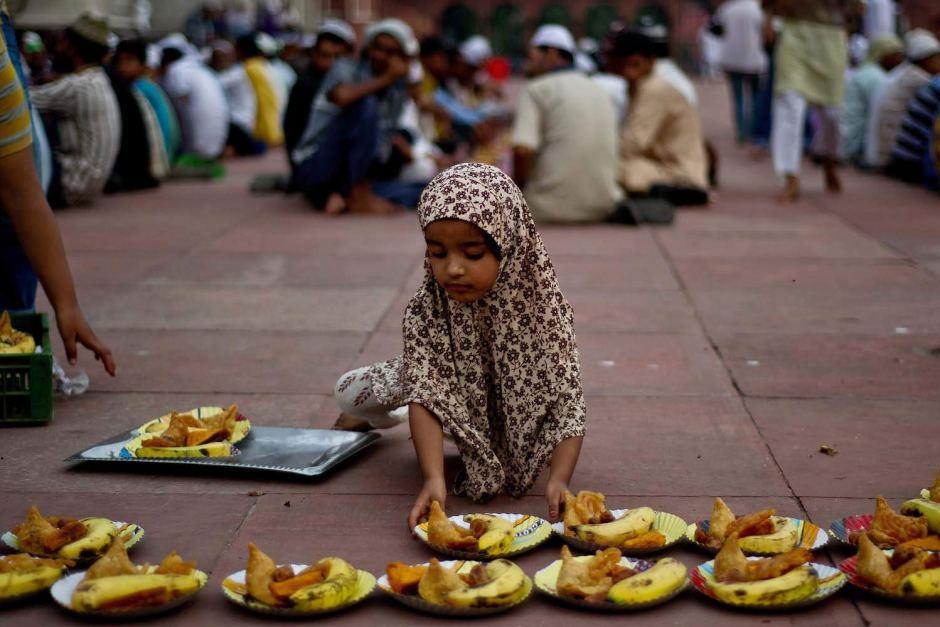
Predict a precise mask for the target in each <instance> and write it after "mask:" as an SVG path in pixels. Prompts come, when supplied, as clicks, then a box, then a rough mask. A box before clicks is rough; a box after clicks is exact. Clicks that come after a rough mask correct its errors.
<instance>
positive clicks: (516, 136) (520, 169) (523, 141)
mask: <svg viewBox="0 0 940 627" xmlns="http://www.w3.org/2000/svg"><path fill="white" fill-rule="evenodd" d="M541 144H542V112H541V109H539V106H538V104H537V103H536V101H535V98H534V97H533V94H532V92H531V89H530V86H526V88H525V89H523V90H522V93H521V94H520V95H519V102H518V104H517V107H516V119H515V122H514V123H513V127H512V162H513V163H512V165H513V167H512V178H513V180H514V181H515V182H516V185H518V186H519V188H520V189H522V190H525V186H526V183H528V182H529V176H530V174H531V173H532V166H533V165H534V163H535V155H536V153H537V152H538V149H539V146H540V145H541Z"/></svg>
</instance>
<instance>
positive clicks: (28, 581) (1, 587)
mask: <svg viewBox="0 0 940 627" xmlns="http://www.w3.org/2000/svg"><path fill="white" fill-rule="evenodd" d="M63 572H65V567H59V568H56V567H54V566H40V567H39V568H35V569H33V570H26V571H13V572H9V573H0V600H3V599H12V598H14V597H19V596H23V595H26V594H30V593H32V592H37V591H39V590H44V589H46V588H48V587H49V586H51V585H52V584H54V583H55V582H56V581H58V580H59V577H61V576H62V573H63Z"/></svg>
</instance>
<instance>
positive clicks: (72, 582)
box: [49, 570, 209, 619]
mask: <svg viewBox="0 0 940 627" xmlns="http://www.w3.org/2000/svg"><path fill="white" fill-rule="evenodd" d="M194 574H195V575H196V577H197V578H198V579H199V588H198V589H197V590H196V591H195V592H193V593H192V594H187V595H185V596H181V597H179V598H176V599H173V600H172V601H170V602H169V603H165V604H164V605H157V606H154V607H140V608H131V609H126V610H95V611H91V612H80V611H78V610H76V609H74V608H73V607H72V595H73V594H74V593H75V588H77V587H78V584H80V583H81V582H82V579H84V578H85V571H84V570H83V571H79V572H77V573H72V574H71V575H67V576H65V577H63V578H62V579H60V580H58V581H57V582H55V583H54V584H52V588H50V589H49V592H51V593H52V598H53V599H54V600H55V602H56V603H58V604H59V605H61V606H62V607H63V608H65V609H67V610H68V611H70V612H74V613H75V614H78V615H79V616H97V617H99V618H122V619H131V618H143V617H144V616H153V615H155V614H162V613H164V612H168V611H170V610H172V609H173V608H176V607H179V606H181V605H183V604H184V603H186V602H188V601H190V600H191V599H192V598H193V597H194V596H196V595H197V594H198V593H199V591H200V590H202V589H203V588H204V587H205V586H206V581H208V579H209V577H208V576H207V575H206V574H205V573H204V572H202V571H201V570H197V571H195V573H194Z"/></svg>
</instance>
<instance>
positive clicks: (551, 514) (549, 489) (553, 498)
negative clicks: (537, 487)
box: [545, 479, 568, 522]
mask: <svg viewBox="0 0 940 627" xmlns="http://www.w3.org/2000/svg"><path fill="white" fill-rule="evenodd" d="M567 491H568V484H567V483H565V482H564V481H559V480H557V479H549V480H548V485H546V486H545V499H546V500H547V501H548V521H549V522H558V520H559V517H560V516H561V513H562V511H563V510H564V504H565V492H567Z"/></svg>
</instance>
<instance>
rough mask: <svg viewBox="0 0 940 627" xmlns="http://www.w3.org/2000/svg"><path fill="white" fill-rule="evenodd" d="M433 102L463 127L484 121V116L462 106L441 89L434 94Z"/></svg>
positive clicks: (451, 95)
mask: <svg viewBox="0 0 940 627" xmlns="http://www.w3.org/2000/svg"><path fill="white" fill-rule="evenodd" d="M434 102H435V104H437V105H438V106H439V107H440V108H441V109H443V110H444V111H445V112H446V113H447V115H448V117H450V119H451V120H452V121H454V122H456V123H457V124H462V125H463V126H476V125H477V124H479V123H480V122H482V121H484V120H485V119H486V116H484V115H483V114H481V113H480V112H479V111H477V110H476V109H474V108H472V107H468V106H467V105H465V104H463V103H462V102H460V101H459V100H457V98H455V97H454V95H453V94H451V93H450V92H448V91H447V90H446V89H444V88H442V87H439V88H438V89H437V90H436V91H435V92H434Z"/></svg>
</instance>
